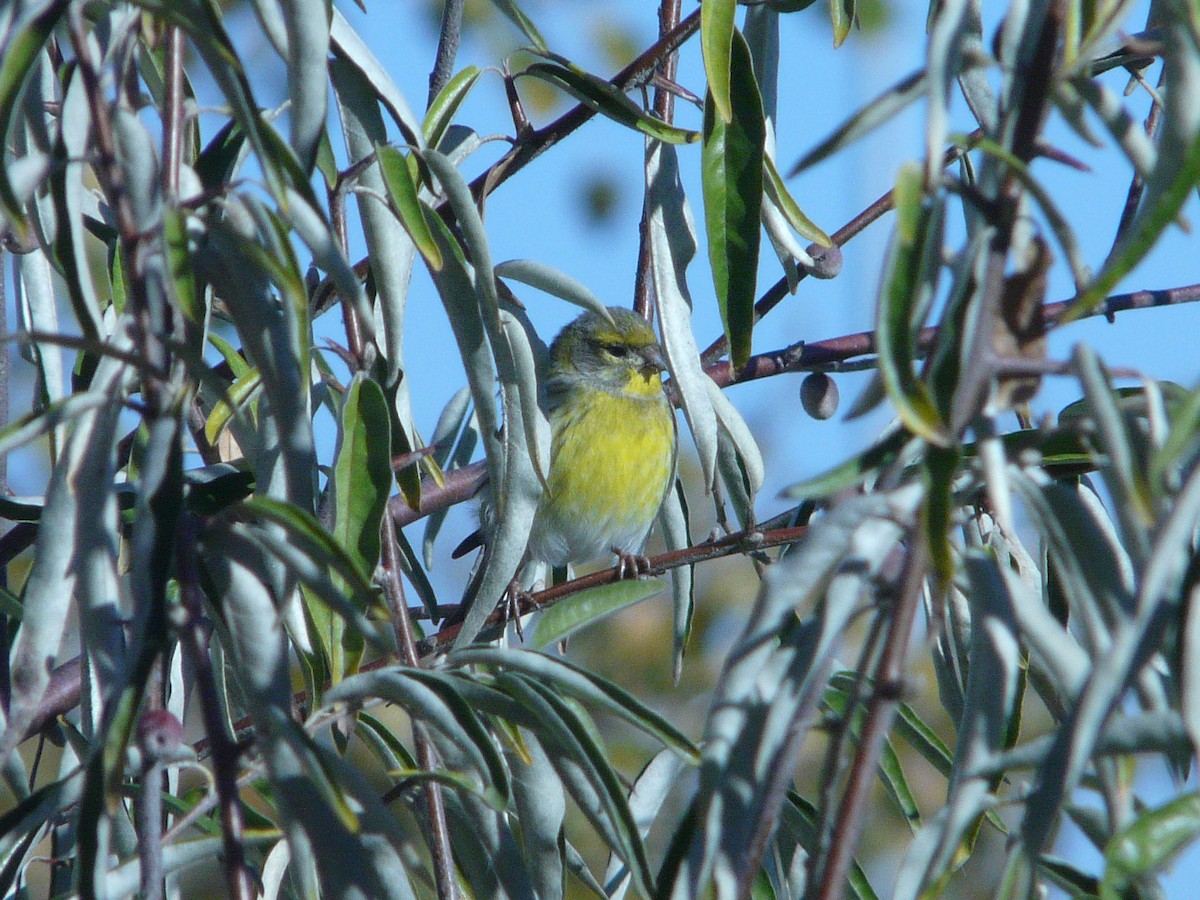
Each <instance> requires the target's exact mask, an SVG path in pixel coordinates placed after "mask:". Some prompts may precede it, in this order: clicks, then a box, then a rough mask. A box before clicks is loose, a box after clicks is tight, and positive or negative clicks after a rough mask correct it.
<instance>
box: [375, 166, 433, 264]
mask: <svg viewBox="0 0 1200 900" xmlns="http://www.w3.org/2000/svg"><path fill="white" fill-rule="evenodd" d="M375 157H376V159H377V160H378V161H379V168H380V171H382V172H383V181H384V184H385V185H387V192H388V199H390V200H391V201H392V210H393V212H395V213H396V217H397V218H398V219H399V220H400V222H401V224H403V225H404V230H405V231H407V232H408V236H409V237H411V238H412V240H413V243H414V244H416V247H417V249H418V250H419V251H420V252H421V256H423V257H424V258H425V262H426V264H427V265H428V266H429V268H431V269H433V270H434V271H435V272H440V271H441V269H442V252H441V250H440V249H439V248H438V245H437V241H435V240H434V239H433V235H432V234H431V233H430V231H429V226H428V225H427V224H426V222H425V214H424V211H423V208H422V205H421V202H420V201H419V200H418V199H417V186H416V185H415V184H413V182H412V176H411V174H410V173H409V171H408V165H407V163H406V162H405V157H404V155H403V154H402V153H401V152H400V151H399V150H397V149H396V148H395V147H391V146H389V145H387V144H380V145H379V146H378V147H376V148H375Z"/></svg>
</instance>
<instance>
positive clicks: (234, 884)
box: [175, 515, 254, 900]
mask: <svg viewBox="0 0 1200 900" xmlns="http://www.w3.org/2000/svg"><path fill="white" fill-rule="evenodd" d="M195 532H196V522H195V519H193V518H192V517H190V516H186V515H185V516H184V517H183V518H182V519H181V521H180V526H179V542H178V544H177V545H176V547H177V551H178V552H177V553H176V556H175V565H176V576H177V578H178V580H179V593H180V599H181V601H182V607H183V610H184V616H185V619H184V622H183V623H182V624H181V625H180V626H179V629H178V630H179V640H180V642H181V643H182V644H183V651H184V653H185V654H187V658H188V662H189V663H190V664H191V667H192V671H193V672H194V673H195V674H194V676H193V677H194V679H195V685H196V694H197V697H198V698H199V700H200V711H201V713H202V715H203V720H204V732H205V734H206V735H207V737H208V745H209V748H210V750H211V754H210V756H211V759H212V769H213V781H214V783H215V787H216V794H217V800H218V803H219V805H220V809H221V841H222V846H223V847H224V850H225V852H224V854H223V857H224V866H225V887H226V890H227V891H228V894H229V896H230V897H233V898H236V900H250V898H252V897H253V896H254V886H253V882H252V881H251V879H250V873H249V871H248V870H247V869H246V856H245V847H244V843H243V833H244V830H245V829H244V824H243V821H242V807H241V804H240V802H239V798H238V783H237V767H238V757H239V752H238V747H237V745H236V744H235V743H234V741H233V739H232V738H231V736H230V735H229V734H228V732H226V730H225V719H224V716H223V715H222V713H221V702H220V698H219V696H218V693H217V682H216V676H215V674H214V673H213V666H212V657H211V656H210V655H209V652H208V633H207V631H206V629H205V627H204V618H203V600H202V591H201V588H200V581H199V572H198V570H197V568H196V557H195V553H194V548H195V546H196V538H197V535H196V533H195Z"/></svg>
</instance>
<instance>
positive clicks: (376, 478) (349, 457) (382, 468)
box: [326, 374, 392, 682]
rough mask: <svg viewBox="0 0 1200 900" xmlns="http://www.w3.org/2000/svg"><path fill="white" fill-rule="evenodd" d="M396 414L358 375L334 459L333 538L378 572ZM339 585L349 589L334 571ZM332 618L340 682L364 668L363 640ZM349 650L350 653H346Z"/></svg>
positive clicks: (331, 647) (333, 661) (334, 665)
mask: <svg viewBox="0 0 1200 900" xmlns="http://www.w3.org/2000/svg"><path fill="white" fill-rule="evenodd" d="M390 432H391V419H390V416H389V415H388V408H387V400H386V398H385V397H384V395H383V390H382V389H381V388H380V387H379V385H377V384H376V383H375V382H374V381H371V380H370V379H369V378H366V377H365V376H363V375H361V374H360V375H357V376H355V378H354V380H353V381H352V382H351V383H350V389H349V390H348V391H347V392H346V400H345V402H344V403H343V404H342V420H341V423H340V427H339V429H338V447H337V450H336V452H335V454H334V463H333V478H332V484H333V539H334V540H335V541H337V542H338V544H340V545H341V546H342V547H343V548H344V549H345V550H346V552H347V553H349V554H350V555H351V556H352V557H353V558H354V560H355V561H356V562H357V563H358V567H359V569H360V571H363V572H373V571H374V570H375V566H376V565H377V564H378V563H379V550H380V537H379V535H380V532H379V528H380V522H381V521H382V519H383V514H384V509H385V508H386V506H387V499H388V497H389V496H390V494H391V489H392V468H391V434H390ZM333 583H334V586H335V587H337V588H339V589H341V590H344V591H345V592H347V593H349V592H350V590H351V587H350V585H348V584H344V583H343V582H342V581H341V579H340V578H339V576H337V575H336V573H335V574H334V577H333ZM340 623H341V619H336V620H334V621H332V622H330V625H331V628H330V631H329V644H328V646H327V648H326V650H327V652H329V653H330V660H329V664H330V675H331V677H332V678H333V680H334V682H337V681H340V680H341V679H342V677H344V676H345V675H346V674H348V673H350V672H353V671H354V670H355V669H356V668H357V667H358V662H359V658H360V657H361V655H362V639H361V637H359V636H356V635H353V634H352V633H350V632H345V631H344V630H343V629H342V628H341V624H340ZM343 654H344V655H343Z"/></svg>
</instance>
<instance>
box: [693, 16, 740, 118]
mask: <svg viewBox="0 0 1200 900" xmlns="http://www.w3.org/2000/svg"><path fill="white" fill-rule="evenodd" d="M736 10H737V3H736V2H735V0H712V2H710V3H704V4H702V5H701V6H700V47H701V49H702V51H703V55H704V73H705V74H706V75H707V76H708V90H709V93H711V94H712V98H713V104H714V105H715V106H716V108H717V114H718V115H719V116H720V117H721V121H722V122H724V123H725V124H726V125H728V124H729V123H730V122H732V121H733V100H732V98H731V94H732V88H731V86H730V82H731V76H730V66H731V56H732V53H733V50H732V47H733V32H734V30H735V29H734V24H733V14H734V12H735V11H736Z"/></svg>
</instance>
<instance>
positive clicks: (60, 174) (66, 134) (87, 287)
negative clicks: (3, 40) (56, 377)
mask: <svg viewBox="0 0 1200 900" xmlns="http://www.w3.org/2000/svg"><path fill="white" fill-rule="evenodd" d="M65 87H66V90H65V94H64V96H63V101H62V112H61V118H60V122H59V133H58V140H59V142H60V143H61V146H62V152H63V154H64V155H65V157H66V158H67V160H68V162H67V163H66V164H65V165H62V166H61V167H60V168H57V169H56V170H55V171H54V172H53V173H52V176H51V177H52V184H53V190H54V192H55V194H56V201H57V203H58V206H59V211H58V215H57V217H56V218H57V220H58V221H57V224H58V235H59V240H58V248H57V251H56V253H57V256H58V260H59V264H60V265H61V266H62V267H63V270H64V274H65V276H66V277H65V279H64V280H65V281H66V285H67V291H68V293H69V294H70V297H71V305H72V307H73V308H74V311H75V318H76V320H77V321H78V322H79V325H80V327H81V328H82V329H83V333H84V334H86V335H89V336H91V337H98V336H99V335H100V318H101V314H100V301H99V300H98V299H97V297H96V286H95V284H94V283H93V280H92V269H91V265H90V264H89V261H88V252H87V250H88V248H87V232H86V227H85V226H84V222H83V213H84V206H85V203H86V201H88V200H92V201H93V202H94V199H95V195H94V194H91V193H90V192H88V191H87V189H86V188H85V187H84V179H83V168H84V165H85V164H84V163H83V161H82V160H83V159H84V157H85V156H86V154H87V141H88V134H89V129H90V128H91V116H90V113H89V110H88V103H87V95H86V92H85V91H84V85H83V79H82V78H81V77H79V74H78V72H76V74H75V76H74V77H73V78H71V80H70V81H69V82H68V83H67V84H66V86H65ZM13 177H14V183H15V181H16V176H15V175H14V176H13Z"/></svg>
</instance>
